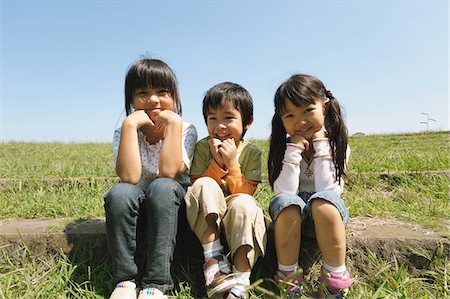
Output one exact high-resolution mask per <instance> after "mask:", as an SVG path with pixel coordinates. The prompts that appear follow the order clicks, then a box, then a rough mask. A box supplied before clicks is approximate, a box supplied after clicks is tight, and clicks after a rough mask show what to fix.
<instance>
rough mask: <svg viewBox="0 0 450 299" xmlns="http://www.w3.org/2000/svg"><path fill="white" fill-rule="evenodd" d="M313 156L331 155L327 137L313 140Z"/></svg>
mask: <svg viewBox="0 0 450 299" xmlns="http://www.w3.org/2000/svg"><path fill="white" fill-rule="evenodd" d="M313 147H314V152H315V154H314V158H317V157H323V156H328V155H331V147H330V142H329V139H328V138H319V139H314V140H313Z"/></svg>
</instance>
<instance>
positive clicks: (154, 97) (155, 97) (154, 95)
mask: <svg viewBox="0 0 450 299" xmlns="http://www.w3.org/2000/svg"><path fill="white" fill-rule="evenodd" d="M148 100H149V101H150V102H157V101H158V100H159V97H158V95H157V94H155V93H154V94H151V95H150V97H149V98H148Z"/></svg>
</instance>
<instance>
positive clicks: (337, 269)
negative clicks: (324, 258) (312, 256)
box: [322, 263, 347, 274]
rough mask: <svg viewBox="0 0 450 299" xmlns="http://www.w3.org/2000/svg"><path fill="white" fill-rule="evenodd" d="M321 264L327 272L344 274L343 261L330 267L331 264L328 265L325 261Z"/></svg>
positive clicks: (345, 269)
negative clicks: (339, 264) (336, 265)
mask: <svg viewBox="0 0 450 299" xmlns="http://www.w3.org/2000/svg"><path fill="white" fill-rule="evenodd" d="M322 265H323V267H324V268H325V269H327V270H328V271H329V272H333V273H336V274H344V273H345V271H347V268H346V267H345V263H344V264H342V265H341V266H338V267H332V266H330V265H328V264H327V263H323V264H322Z"/></svg>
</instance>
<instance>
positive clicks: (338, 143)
mask: <svg viewBox="0 0 450 299" xmlns="http://www.w3.org/2000/svg"><path fill="white" fill-rule="evenodd" d="M325 96H326V97H327V98H328V99H329V100H330V106H329V108H328V112H327V114H326V116H325V129H326V130H327V132H328V139H329V140H330V147H331V153H332V156H333V162H334V165H335V171H336V178H337V179H339V181H340V180H341V179H345V178H346V173H345V161H346V160H347V145H348V130H347V127H346V125H345V122H344V117H343V116H342V113H341V107H340V105H339V102H338V101H337V100H336V99H335V98H334V96H333V94H332V93H331V92H330V91H328V90H326V91H325Z"/></svg>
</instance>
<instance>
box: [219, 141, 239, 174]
mask: <svg viewBox="0 0 450 299" xmlns="http://www.w3.org/2000/svg"><path fill="white" fill-rule="evenodd" d="M236 150H237V148H236V142H235V141H234V138H230V139H226V140H224V141H222V144H221V145H219V153H220V154H221V155H222V159H223V164H225V167H226V169H231V168H233V167H234V166H235V165H236V164H237V163H238V162H237V158H236Z"/></svg>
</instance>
